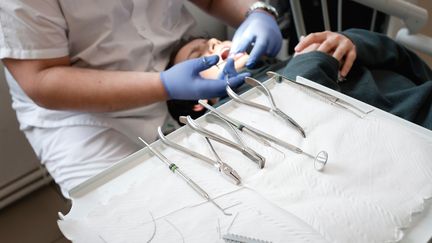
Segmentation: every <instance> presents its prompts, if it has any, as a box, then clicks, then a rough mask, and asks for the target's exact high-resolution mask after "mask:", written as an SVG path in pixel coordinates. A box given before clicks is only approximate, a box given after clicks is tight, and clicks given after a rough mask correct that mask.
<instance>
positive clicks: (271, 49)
mask: <svg viewBox="0 0 432 243" xmlns="http://www.w3.org/2000/svg"><path fill="white" fill-rule="evenodd" d="M252 43H254V46H253V48H252V51H251V53H250V57H249V60H248V61H247V63H246V66H247V67H248V68H251V67H253V66H254V65H255V63H256V61H257V60H258V59H259V58H260V57H261V56H262V55H266V56H271V57H273V56H276V55H277V54H278V52H279V50H280V49H281V46H282V34H281V32H280V30H279V27H278V25H277V23H276V20H275V19H274V17H273V16H271V15H269V14H267V13H263V12H259V11H257V10H256V11H254V12H252V13H251V14H250V15H249V16H248V17H247V18H246V20H245V21H243V23H242V24H241V25H240V27H239V28H238V29H237V31H236V32H235V34H234V37H233V44H232V46H231V50H230V55H231V54H237V53H240V52H245V51H246V49H247V48H248V47H249V46H251V45H252Z"/></svg>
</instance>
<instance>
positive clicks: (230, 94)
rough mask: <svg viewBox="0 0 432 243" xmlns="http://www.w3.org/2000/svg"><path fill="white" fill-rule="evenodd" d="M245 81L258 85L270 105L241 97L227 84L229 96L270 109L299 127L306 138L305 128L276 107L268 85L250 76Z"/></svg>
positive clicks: (260, 107)
mask: <svg viewBox="0 0 432 243" xmlns="http://www.w3.org/2000/svg"><path fill="white" fill-rule="evenodd" d="M245 82H246V83H247V84H249V85H250V86H253V87H257V88H258V89H260V90H261V91H262V92H263V93H264V95H265V96H266V97H267V99H268V100H269V103H270V107H268V106H265V105H261V104H258V103H255V102H252V101H249V100H245V99H243V98H241V97H240V96H239V95H237V94H236V93H235V92H234V91H233V90H232V89H231V87H230V86H229V85H227V86H226V91H227V93H228V96H229V97H231V98H232V99H233V100H234V101H236V102H239V103H242V104H245V105H248V106H252V107H255V108H258V109H261V110H264V111H269V112H271V113H273V114H275V115H277V116H279V117H281V118H282V119H284V120H285V121H287V122H288V123H289V124H291V125H292V126H294V128H295V129H297V130H298V131H299V132H300V134H301V135H302V136H303V137H304V138H305V137H306V133H305V131H304V129H303V128H302V127H301V126H300V125H299V124H298V123H297V122H296V121H295V120H294V119H293V118H291V117H290V116H288V115H287V114H286V113H285V112H283V111H282V110H281V109H279V108H278V107H276V103H275V101H274V98H273V96H272V94H271V93H270V90H268V89H267V87H265V86H264V85H263V84H262V83H261V82H259V81H258V80H256V79H253V78H250V77H246V78H245Z"/></svg>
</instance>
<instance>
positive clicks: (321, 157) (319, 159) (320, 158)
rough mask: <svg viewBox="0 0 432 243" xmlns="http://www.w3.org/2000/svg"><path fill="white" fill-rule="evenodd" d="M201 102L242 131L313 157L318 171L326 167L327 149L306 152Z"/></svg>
mask: <svg viewBox="0 0 432 243" xmlns="http://www.w3.org/2000/svg"><path fill="white" fill-rule="evenodd" d="M198 103H199V104H201V105H202V106H204V107H205V108H207V109H208V110H209V111H211V112H214V113H215V114H217V115H218V116H220V117H221V118H223V119H224V120H226V121H227V122H229V123H231V124H232V125H233V126H234V127H235V128H237V129H238V130H240V131H244V130H248V131H249V132H252V133H255V134H256V135H257V136H260V137H262V138H264V139H267V140H269V141H272V142H274V143H276V144H279V145H281V146H282V147H285V148H287V149H289V150H291V151H293V152H295V153H297V154H303V155H306V156H307V157H309V158H312V159H313V160H314V168H315V170H317V171H321V170H323V169H324V166H325V165H326V164H327V160H328V153H327V152H326V151H320V152H319V153H318V154H317V155H316V156H315V157H314V156H313V155H311V154H309V153H306V152H305V151H303V150H302V149H300V148H299V147H297V146H294V145H292V144H290V143H288V142H285V141H283V140H281V139H279V138H277V137H275V136H272V135H270V134H268V133H266V132H263V131H261V130H259V129H257V128H255V127H252V126H249V125H247V124H245V123H242V122H240V121H237V120H235V119H233V118H231V117H229V116H227V115H225V114H223V113H222V112H220V111H218V110H216V109H215V108H214V107H212V106H211V105H209V104H207V103H206V102H204V101H203V100H199V101H198Z"/></svg>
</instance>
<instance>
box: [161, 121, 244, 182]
mask: <svg viewBox="0 0 432 243" xmlns="http://www.w3.org/2000/svg"><path fill="white" fill-rule="evenodd" d="M158 135H159V138H160V140H161V141H162V142H163V143H164V144H166V145H167V146H170V147H172V148H174V149H176V150H179V151H182V152H183V153H185V154H188V155H190V156H192V157H195V158H197V159H200V160H202V161H204V162H206V163H208V164H210V165H212V166H214V167H216V168H217V170H218V171H219V172H220V173H222V175H224V176H226V177H227V178H228V179H230V180H233V181H234V182H235V184H236V185H239V184H240V183H241V178H240V176H239V174H238V173H237V171H235V170H234V169H233V168H232V167H231V166H229V165H228V164H227V163H224V162H223V161H222V160H221V159H220V157H219V156H218V154H217V153H216V151H214V148H213V146H212V145H211V143H209V145H210V148H211V150H212V151H213V154H214V155H215V157H216V160H213V159H211V158H209V157H207V156H204V155H202V154H200V153H197V152H195V151H193V150H191V149H188V148H186V147H184V146H182V145H180V144H177V143H175V142H173V141H171V140H169V139H168V138H167V137H165V135H164V134H163V133H162V129H161V127H160V126H159V127H158Z"/></svg>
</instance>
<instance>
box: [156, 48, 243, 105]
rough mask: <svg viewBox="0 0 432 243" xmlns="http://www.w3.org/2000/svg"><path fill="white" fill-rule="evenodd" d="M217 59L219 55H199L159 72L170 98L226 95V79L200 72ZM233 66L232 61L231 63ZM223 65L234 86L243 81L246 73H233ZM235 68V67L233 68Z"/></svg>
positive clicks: (183, 98)
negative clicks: (214, 77) (203, 74)
mask: <svg viewBox="0 0 432 243" xmlns="http://www.w3.org/2000/svg"><path fill="white" fill-rule="evenodd" d="M218 61H219V56H217V55H214V56H209V57H200V58H195V59H191V60H187V61H185V62H182V63H178V64H176V65H174V66H173V67H171V68H170V69H168V70H166V71H163V72H161V74H160V78H161V80H162V83H163V85H164V87H165V90H166V91H167V93H168V96H169V98H170V99H176V100H198V99H208V98H215V97H220V96H224V95H226V91H225V86H226V83H227V80H225V78H223V79H205V78H203V77H201V75H200V72H201V71H204V70H206V69H208V68H210V67H211V66H213V65H215V64H216V63H218ZM231 65H232V67H234V63H232V64H231ZM227 66H228V65H226V66H225V68H224V70H225V69H227V71H226V73H228V74H229V78H228V83H229V84H230V86H231V87H233V88H235V87H237V86H239V85H241V84H242V83H243V82H244V78H245V77H246V76H248V75H249V74H247V73H242V74H237V73H236V74H235V76H234V75H233V73H232V70H231V69H230V68H229V67H227ZM234 70H235V69H234Z"/></svg>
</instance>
